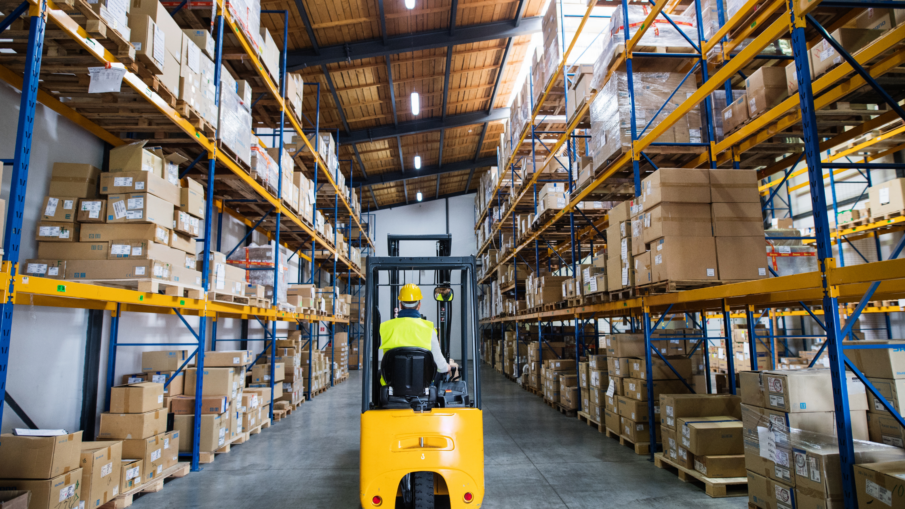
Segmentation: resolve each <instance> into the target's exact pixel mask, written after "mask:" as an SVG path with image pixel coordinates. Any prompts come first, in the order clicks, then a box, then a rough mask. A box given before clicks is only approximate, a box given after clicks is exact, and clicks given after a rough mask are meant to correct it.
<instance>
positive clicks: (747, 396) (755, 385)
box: [738, 371, 766, 408]
mask: <svg viewBox="0 0 905 509" xmlns="http://www.w3.org/2000/svg"><path fill="white" fill-rule="evenodd" d="M738 377H739V385H740V386H741V392H740V393H739V394H740V396H741V398H742V403H744V404H746V405H752V406H756V407H760V408H763V407H764V406H766V402H765V401H764V383H763V379H762V378H761V372H760V371H742V372H740V373H739V374H738Z"/></svg>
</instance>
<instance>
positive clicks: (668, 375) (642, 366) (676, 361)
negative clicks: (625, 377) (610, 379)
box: [629, 356, 691, 380]
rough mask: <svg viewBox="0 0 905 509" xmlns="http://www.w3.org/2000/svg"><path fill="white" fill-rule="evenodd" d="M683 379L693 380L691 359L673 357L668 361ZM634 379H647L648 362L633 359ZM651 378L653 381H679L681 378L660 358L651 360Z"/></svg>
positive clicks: (632, 370) (632, 374)
mask: <svg viewBox="0 0 905 509" xmlns="http://www.w3.org/2000/svg"><path fill="white" fill-rule="evenodd" d="M667 360H668V361H669V363H670V364H671V365H672V367H673V369H675V370H676V371H677V372H678V373H679V375H681V378H683V379H685V380H688V379H690V378H691V359H689V358H687V357H672V358H668V359H667ZM629 376H631V377H632V378H638V379H641V380H646V379H647V361H645V360H644V359H632V369H631V371H630V375H629ZM651 376H652V379H653V380H677V379H678V378H679V377H677V376H676V374H675V373H674V372H673V370H672V369H670V368H669V366H667V365H666V362H664V361H663V359H661V358H660V357H656V356H655V357H653V358H651Z"/></svg>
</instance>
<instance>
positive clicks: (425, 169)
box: [352, 155, 497, 187]
mask: <svg viewBox="0 0 905 509" xmlns="http://www.w3.org/2000/svg"><path fill="white" fill-rule="evenodd" d="M496 164H497V158H496V156H495V155H494V156H493V157H484V158H482V159H477V160H474V161H460V162H457V163H448V164H445V165H444V166H443V167H442V168H441V167H439V166H422V167H421V169H420V170H418V171H410V172H402V171H396V172H387V173H381V174H378V175H374V176H373V177H368V178H367V179H363V180H356V181H354V182H353V183H352V187H362V186H376V185H380V184H391V183H393V182H399V181H402V182H405V181H406V180H412V179H418V178H423V177H434V176H437V175H443V174H446V173H455V172H457V171H468V170H471V169H472V168H484V167H488V166H496Z"/></svg>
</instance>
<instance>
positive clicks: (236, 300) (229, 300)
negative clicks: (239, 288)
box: [210, 292, 251, 306]
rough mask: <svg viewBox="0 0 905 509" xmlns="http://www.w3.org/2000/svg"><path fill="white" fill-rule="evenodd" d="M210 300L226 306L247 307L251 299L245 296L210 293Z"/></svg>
mask: <svg viewBox="0 0 905 509" xmlns="http://www.w3.org/2000/svg"><path fill="white" fill-rule="evenodd" d="M210 300H212V301H214V302H221V303H224V304H239V305H242V306H247V305H248V303H249V301H250V300H251V299H249V298H248V297H245V296H243V295H235V294H232V293H225V292H210Z"/></svg>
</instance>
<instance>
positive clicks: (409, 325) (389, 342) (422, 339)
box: [380, 317, 434, 353]
mask: <svg viewBox="0 0 905 509" xmlns="http://www.w3.org/2000/svg"><path fill="white" fill-rule="evenodd" d="M433 332H434V325H433V324H432V323H431V322H429V321H427V320H422V319H421V318H409V317H400V318H393V319H392V320H387V321H385V322H383V323H382V324H380V349H381V350H383V352H384V353H386V352H387V350H390V349H393V348H399V347H405V346H408V347H414V348H423V349H425V350H430V349H431V337H432V335H433Z"/></svg>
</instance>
